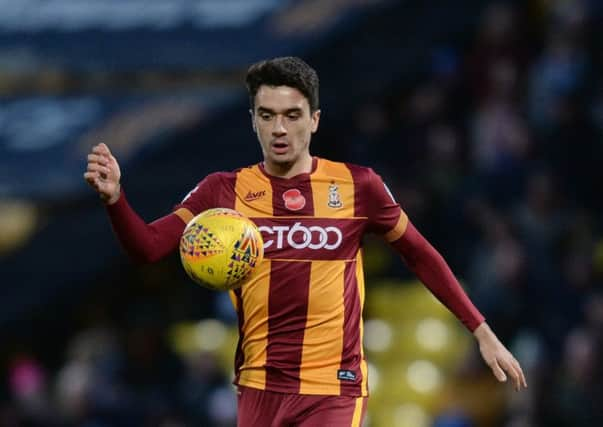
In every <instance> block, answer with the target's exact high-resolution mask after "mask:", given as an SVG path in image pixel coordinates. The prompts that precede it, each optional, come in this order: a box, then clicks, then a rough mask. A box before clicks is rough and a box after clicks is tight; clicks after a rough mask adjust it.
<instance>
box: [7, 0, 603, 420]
mask: <svg viewBox="0 0 603 427" xmlns="http://www.w3.org/2000/svg"><path fill="white" fill-rule="evenodd" d="M602 18H603V2H601V1H600V0H524V1H521V0H518V1H486V0H483V1H479V0H455V1H429V2H426V1H425V2H422V1H416V0H407V1H387V0H330V1H319V0H169V1H168V0H105V1H98V0H20V1H12V0H0V283H1V284H2V286H1V287H0V292H1V296H0V369H1V372H2V377H1V378H2V381H1V385H0V425H1V426H7V427H12V426H27V427H30V426H32V427H38V426H49V427H71V426H73V427H75V426H85V427H105V426H107V427H112V426H128V427H130V426H144V427H146V426H158V427H168V426H169V427H176V426H178V427H180V426H208V427H218V426H219V427H227V426H234V425H235V410H236V407H235V397H234V393H233V389H232V387H231V385H230V379H231V376H232V357H233V352H234V343H235V340H236V331H235V323H234V318H233V316H234V313H233V311H232V309H231V308H230V303H229V301H228V298H227V297H226V295H224V294H219V293H213V292H209V291H206V290H204V289H201V288H200V287H198V286H196V285H194V284H193V283H192V282H191V281H189V280H187V278H186V277H185V274H184V273H183V272H182V270H181V268H180V265H179V260H178V258H177V255H175V256H173V257H171V258H169V259H167V260H165V261H163V262H160V263H158V264H156V265H149V266H137V265H134V264H132V263H131V262H129V261H128V259H127V258H126V256H125V255H124V254H123V252H122V251H121V250H120V248H119V246H118V244H117V242H116V240H115V238H114V236H113V235H112V233H111V229H110V226H109V223H108V220H107V218H106V216H105V213H104V211H103V208H102V206H101V204H100V203H99V201H98V199H97V197H96V196H95V195H94V194H93V193H92V191H90V190H89V189H88V188H87V187H86V185H85V183H84V182H83V179H82V177H81V176H82V173H83V171H84V168H85V154H86V152H87V151H88V149H89V148H90V146H91V145H92V144H94V143H97V142H101V141H102V142H106V143H107V144H109V145H110V146H111V147H112V149H113V151H114V153H115V154H116V156H117V157H118V158H119V159H120V161H121V163H122V172H123V184H124V187H125V189H126V191H127V192H128V194H129V199H130V201H131V202H132V204H133V206H134V207H135V208H136V209H137V210H138V211H139V212H140V213H141V214H142V216H143V217H144V218H146V219H147V220H151V219H153V218H156V217H158V216H160V215H163V214H165V213H167V212H169V211H170V209H171V207H172V206H173V205H174V204H176V203H178V202H179V201H180V199H181V198H182V197H183V196H184V195H185V194H186V193H187V192H188V191H189V190H190V189H191V188H192V187H193V186H194V185H195V184H196V182H197V181H199V180H200V179H201V178H202V177H203V176H205V175H206V174H207V173H209V172H212V171H216V170H231V169H234V168H236V167H239V166H241V165H246V164H251V163H254V162H256V161H259V160H260V156H261V154H260V150H259V147H258V144H257V142H256V140H255V138H254V135H253V134H252V132H251V129H250V126H249V117H248V113H247V98H246V93H245V90H244V85H243V76H244V72H245V69H246V67H247V65H248V64H249V63H251V62H252V61H255V60H258V59H261V58H264V57H270V56H277V55H288V54H294V55H299V56H302V57H303V58H305V59H306V60H308V61H309V62H310V63H311V64H312V65H314V66H315V68H316V69H317V70H318V72H319V75H320V77H321V98H322V99H321V101H322V102H321V104H322V109H323V116H322V117H323V120H322V122H321V129H320V131H319V133H318V134H317V136H316V138H315V140H314V141H313V152H314V153H315V154H317V155H321V156H325V157H329V158H333V159H340V160H346V161H350V162H356V163H361V164H365V165H369V166H372V167H373V168H375V169H376V170H377V171H378V172H379V173H380V174H381V175H382V176H383V177H384V179H385V180H386V182H388V184H389V185H390V187H391V188H392V190H393V192H394V193H395V196H396V197H397V199H398V201H399V202H400V203H401V204H402V206H403V207H404V208H405V210H406V211H407V212H408V213H409V215H410V216H411V218H412V219H413V221H414V222H415V223H416V224H417V225H418V227H419V228H420V229H421V230H422V231H423V232H424V234H425V235H426V236H427V237H428V238H429V239H430V240H431V241H432V242H433V243H434V245H435V246H436V247H437V248H438V249H439V250H440V251H441V252H442V253H443V254H444V256H445V258H446V259H447V260H448V261H449V263H450V264H451V266H452V267H453V270H454V271H455V272H456V273H457V275H458V276H459V278H460V279H461V281H462V282H463V284H464V286H465V287H466V289H467V291H468V293H469V294H470V295H471V297H472V299H473V300H474V301H475V302H476V304H477V305H478V307H479V308H480V309H481V310H482V311H483V312H484V314H485V315H486V317H487V319H488V320H489V322H490V324H491V325H492V326H493V328H494V329H495V331H497V333H498V334H499V336H500V338H501V339H502V340H503V341H504V342H505V343H506V344H507V345H509V346H510V348H511V349H512V350H513V351H514V352H515V354H516V355H517V356H518V358H519V359H520V361H521V362H522V364H523V366H524V369H525V371H526V373H527V377H528V382H529V385H530V387H529V389H528V390H527V391H525V392H522V393H520V394H516V393H513V392H512V391H511V387H510V386H509V385H504V386H501V385H499V384H496V383H495V381H494V379H493V378H492V377H491V374H490V373H489V371H488V370H487V369H486V367H485V366H484V365H483V363H482V362H481V360H480V358H479V354H478V352H477V349H476V346H475V343H474V341H473V340H472V338H471V336H470V334H469V333H468V332H467V331H465V330H464V329H462V327H461V326H460V324H459V323H458V322H457V321H456V319H454V318H453V317H451V315H450V314H449V313H447V312H446V310H444V309H443V308H442V307H441V306H440V305H439V304H438V303H437V302H435V300H434V299H433V298H432V297H431V295H430V294H429V293H428V292H427V291H426V290H425V289H423V288H422V286H421V285H420V284H418V283H417V282H416V280H415V279H414V278H413V277H412V275H410V274H409V273H408V272H407V271H406V270H405V269H404V267H403V265H402V263H401V262H400V261H399V260H398V259H397V257H396V256H395V254H394V253H393V252H392V251H390V250H389V249H388V248H387V247H386V246H384V245H383V244H382V243H381V242H380V241H379V240H377V239H367V241H366V244H365V247H366V271H367V297H366V298H367V302H366V310H365V318H366V327H365V344H366V348H367V354H368V357H369V361H370V363H371V366H372V370H371V375H370V379H371V390H372V398H371V400H370V404H369V416H368V420H367V423H366V426H367V427H368V426H370V427H427V426H435V427H469V426H473V427H481V426H483V427H490V426H504V427H531V426H547V427H562V426H571V427H595V426H601V425H603V416H602V408H603V405H602V404H603V398H602V396H603V390H602V388H603V387H602V384H603V383H602V379H603V378H602V375H601V372H602V367H601V361H602V360H603V357H602V355H601V343H602V342H603V341H602V334H603V293H602V287H601V283H602V279H603V239H602V237H603V229H602V226H603V217H602V216H601V215H602V214H601V212H602V207H603V198H602V197H601V195H600V185H601V182H603V180H602V178H603V168H602V167H601V163H602V161H603V156H602V154H603V79H602V71H603V56H602V53H603V31H602V30H601V28H603V26H602V25H603V19H602Z"/></svg>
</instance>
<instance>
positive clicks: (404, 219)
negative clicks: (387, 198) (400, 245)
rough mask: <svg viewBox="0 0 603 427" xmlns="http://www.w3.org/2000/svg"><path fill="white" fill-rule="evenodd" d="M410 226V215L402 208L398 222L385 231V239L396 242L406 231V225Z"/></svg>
mask: <svg viewBox="0 0 603 427" xmlns="http://www.w3.org/2000/svg"><path fill="white" fill-rule="evenodd" d="M407 226H408V216H407V215H406V214H405V213H404V211H402V210H400V217H399V218H398V222H397V223H396V225H395V226H394V228H392V229H391V230H390V231H388V232H387V233H385V240H387V241H388V242H395V241H396V240H398V239H399V238H400V237H402V235H403V234H404V232H405V231H406V227H407Z"/></svg>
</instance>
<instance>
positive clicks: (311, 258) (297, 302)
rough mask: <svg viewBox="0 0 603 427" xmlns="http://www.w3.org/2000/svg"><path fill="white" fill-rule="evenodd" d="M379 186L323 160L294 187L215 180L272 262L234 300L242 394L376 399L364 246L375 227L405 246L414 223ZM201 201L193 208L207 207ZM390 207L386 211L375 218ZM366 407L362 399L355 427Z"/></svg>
mask: <svg viewBox="0 0 603 427" xmlns="http://www.w3.org/2000/svg"><path fill="white" fill-rule="evenodd" d="M375 177H376V175H375V174H374V173H373V172H372V171H370V170H369V169H367V168H361V167H358V166H353V165H348V164H344V163H336V162H331V161H328V160H325V159H316V158H315V159H314V164H313V170H312V173H310V174H302V175H299V176H297V177H294V178H291V179H281V178H276V177H271V176H269V175H268V174H266V173H265V172H264V171H263V169H262V167H261V166H260V165H255V166H252V167H249V168H243V169H240V170H238V171H235V172H234V173H229V174H222V175H220V177H219V179H218V178H216V177H214V178H212V182H214V183H215V182H220V183H221V184H220V185H219V186H217V185H214V186H213V187H217V188H211V191H212V193H213V195H212V197H215V198H216V200H217V201H216V203H217V204H218V206H222V207H230V208H233V209H236V210H238V211H239V212H241V213H243V214H244V215H246V216H248V217H249V218H251V219H252V220H253V221H254V222H255V223H256V224H257V225H258V227H260V230H261V231H262V235H263V237H264V243H265V257H264V262H263V263H262V264H261V265H260V266H259V268H258V270H257V271H256V272H255V273H254V274H253V276H252V277H250V278H248V279H247V280H246V283H244V284H243V286H242V287H241V288H240V289H238V290H236V291H233V292H231V295H230V296H231V300H232V302H233V305H234V307H235V309H236V310H237V314H238V318H239V333H240V339H239V344H238V346H237V354H236V357H235V372H236V379H235V383H236V384H239V385H243V386H248V387H253V388H256V389H261V390H271V391H276V392H285V393H299V394H308V395H347V396H355V397H361V396H367V395H368V387H367V383H368V381H367V364H366V361H365V360H364V352H363V349H362V334H363V325H362V309H363V306H364V277H363V268H362V251H361V239H362V236H363V235H364V233H365V232H366V231H367V230H369V229H371V227H373V228H374V229H375V230H379V231H380V232H381V231H382V230H385V231H384V233H385V232H387V233H386V238H387V239H388V240H389V238H391V237H395V236H398V237H399V236H400V235H402V234H403V233H404V230H405V227H406V223H407V221H408V220H407V219H406V215H404V213H403V212H401V210H400V208H399V206H398V205H396V204H395V203H394V204H392V202H391V197H389V196H388V195H387V194H386V193H385V190H384V189H383V185H382V183H381V181H380V179H376V178H375ZM374 182H378V184H379V185H374V184H373V183H374ZM198 193H199V191H196V192H194V193H193V195H192V196H191V199H192V200H190V201H189V203H190V206H201V205H202V203H200V202H199V201H197V200H196V199H195V197H201V195H199V194H198ZM382 200H385V201H386V202H387V203H386V204H387V209H386V210H385V211H383V212H381V211H376V210H375V206H374V205H375V204H382V202H381V201H382ZM388 200H389V201H388ZM195 203H196V204H195ZM390 205H391V206H390ZM185 207H186V206H185ZM181 211H182V209H180V211H178V212H177V215H178V216H180V217H181V218H182V219H183V220H185V218H187V215H186V212H184V213H183V212H181ZM190 213H191V214H195V212H190ZM365 400H366V399H361V398H360V399H358V401H357V405H356V410H355V411H354V419H353V421H352V425H357V424H358V423H359V420H360V419H361V415H362V412H363V411H364V409H365V408H364V406H363V405H364V404H363V402H364V401H365Z"/></svg>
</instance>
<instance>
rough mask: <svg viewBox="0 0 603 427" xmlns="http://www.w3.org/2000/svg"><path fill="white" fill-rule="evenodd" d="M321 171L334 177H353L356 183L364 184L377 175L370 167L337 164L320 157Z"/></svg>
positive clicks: (345, 163)
mask: <svg viewBox="0 0 603 427" xmlns="http://www.w3.org/2000/svg"><path fill="white" fill-rule="evenodd" d="M319 162H320V169H321V171H322V172H323V173H325V174H327V175H329V176H332V177H335V178H337V177H346V176H350V175H351V176H352V178H353V180H354V181H355V182H356V183H364V182H366V181H367V180H369V179H370V176H371V175H375V172H374V171H373V169H371V168H370V167H368V166H361V165H357V164H354V163H347V162H337V161H334V160H329V159H325V158H322V157H320V158H319Z"/></svg>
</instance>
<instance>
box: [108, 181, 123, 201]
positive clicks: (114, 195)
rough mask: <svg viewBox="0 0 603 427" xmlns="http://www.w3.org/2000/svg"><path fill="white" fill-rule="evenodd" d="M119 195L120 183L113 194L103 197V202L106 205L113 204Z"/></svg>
mask: <svg viewBox="0 0 603 427" xmlns="http://www.w3.org/2000/svg"><path fill="white" fill-rule="evenodd" d="M120 197H121V185H119V184H118V185H117V190H116V191H115V193H113V195H111V196H109V197H108V198H107V199H105V204H106V205H114V204H115V203H117V201H118V200H119V198H120Z"/></svg>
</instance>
